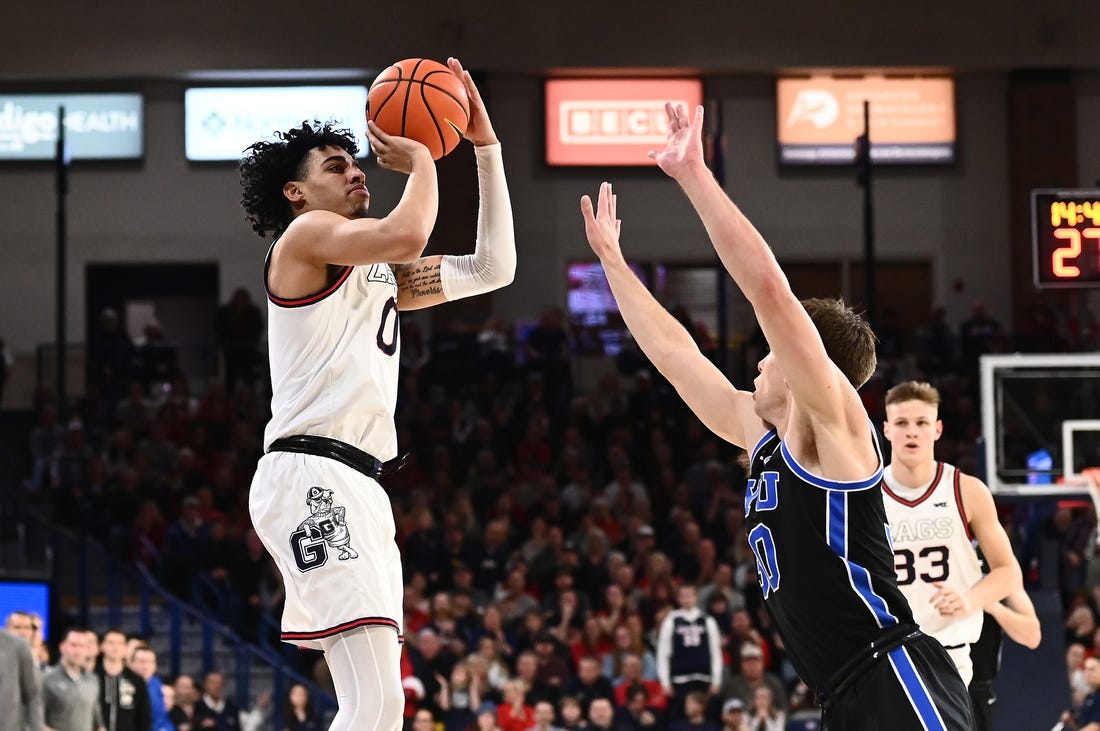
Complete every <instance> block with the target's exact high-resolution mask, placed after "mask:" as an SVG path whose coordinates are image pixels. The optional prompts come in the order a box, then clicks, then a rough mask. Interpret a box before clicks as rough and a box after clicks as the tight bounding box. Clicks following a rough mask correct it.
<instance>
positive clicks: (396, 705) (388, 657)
mask: <svg viewBox="0 0 1100 731" xmlns="http://www.w3.org/2000/svg"><path fill="white" fill-rule="evenodd" d="M324 651H325V661H326V662H327V663H328V667H329V672H330V673H332V682H333V685H335V686H336V700H337V702H338V703H339V704H340V710H339V711H338V712H337V713H336V718H334V719H333V720H332V725H331V726H329V731H353V730H354V731H360V730H362V731H400V729H401V725H402V721H403V716H404V711H405V691H404V690H403V689H402V687H401V645H399V644H398V642H397V636H396V635H395V634H394V631H393V629H392V628H390V627H360V628H359V629H355V630H352V631H350V632H344V633H342V634H339V635H337V636H335V637H333V638H331V639H329V640H326V641H325V643H324Z"/></svg>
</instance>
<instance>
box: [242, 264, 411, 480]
mask: <svg viewBox="0 0 1100 731" xmlns="http://www.w3.org/2000/svg"><path fill="white" fill-rule="evenodd" d="M272 248H274V246H273V247H272ZM268 260H269V261H270V253H269V254H268ZM333 269H334V270H335V271H337V272H338V276H337V277H336V278H335V280H334V281H332V282H330V284H329V285H328V286H327V287H325V289H324V290H322V291H321V292H318V293H317V294H314V295H312V296H310V297H303V298H300V299H294V300H285V299H280V298H278V297H276V296H274V295H273V294H271V292H270V291H269V292H268V304H267V313H268V321H267V328H268V347H269V350H270V359H271V391H272V394H271V421H270V422H268V424H267V428H266V429H265V431H264V449H265V450H266V449H267V447H268V446H269V445H270V444H271V442H272V441H274V440H275V439H278V438H280V437H285V436H290V435H294V434H312V435H317V436H325V437H331V438H332V439H339V440H340V441H342V442H346V443H348V444H350V445H352V446H354V447H358V448H359V449H361V450H363V451H364V452H367V453H368V454H371V455H373V456H374V457H375V458H377V459H379V460H381V461H383V462H385V461H386V460H389V459H392V458H394V457H395V456H397V430H396V428H395V427H394V410H395V408H396V405H397V376H398V370H399V369H398V364H399V362H400V355H401V353H400V342H399V341H400V339H399V328H398V314H397V280H396V279H395V278H394V275H393V271H392V270H391V269H390V267H389V265H388V264H370V265H364V266H354V267H345V268H343V270H342V271H341V270H337V269H336V268H335V267H334V268H333ZM266 279H267V277H266V272H265V277H264V280H265V285H266Z"/></svg>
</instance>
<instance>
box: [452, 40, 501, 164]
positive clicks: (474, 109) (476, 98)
mask: <svg viewBox="0 0 1100 731" xmlns="http://www.w3.org/2000/svg"><path fill="white" fill-rule="evenodd" d="M447 66H449V67H450V69H451V73H453V74H454V75H455V76H457V77H458V78H459V80H460V81H462V85H463V86H465V87H466V96H467V97H469V99H470V122H469V124H467V125H466V134H465V135H464V136H465V137H466V139H468V140H469V141H470V142H472V143H474V146H475V147H481V146H483V145H495V144H497V142H499V140H497V135H496V132H494V131H493V125H492V123H491V122H490V121H489V113H488V112H486V111H485V102H483V101H482V100H481V92H479V91H478V90H477V86H475V85H474V80H473V78H472V77H471V76H470V72H469V71H467V70H466V69H464V68H462V64H461V63H460V62H459V60H458V59H457V58H454V57H453V56H452V57H451V58H448V59H447Z"/></svg>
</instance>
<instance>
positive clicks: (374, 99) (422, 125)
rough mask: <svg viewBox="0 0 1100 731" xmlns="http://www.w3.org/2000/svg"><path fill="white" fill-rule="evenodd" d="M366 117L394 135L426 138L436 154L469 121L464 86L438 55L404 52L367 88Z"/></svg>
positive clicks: (435, 156)
mask: <svg viewBox="0 0 1100 731" xmlns="http://www.w3.org/2000/svg"><path fill="white" fill-rule="evenodd" d="M367 119H373V120H374V123H375V124H377V125H378V126H379V127H381V128H382V130H383V131H385V132H388V133H389V134H391V135H400V136H401V137H409V138H411V139H414V140H416V141H417V142H420V143H422V144H423V145H424V146H425V147H427V148H428V150H430V151H431V153H432V159H433V160H438V159H439V158H441V157H443V156H444V155H446V154H447V153H448V152H450V151H451V150H453V149H454V148H455V146H456V145H458V143H459V141H460V140H461V139H462V135H463V134H464V133H465V132H466V125H467V124H469V122H470V100H469V99H468V98H467V96H466V87H464V86H463V85H462V81H461V80H460V79H459V78H458V77H457V76H455V75H454V74H453V73H451V70H450V69H449V68H447V67H446V66H445V65H443V64H441V63H439V62H438V61H432V60H430V59H426V58H406V59H405V60H404V61H398V62H397V63H395V64H394V65H392V66H390V67H389V68H387V69H385V70H384V71H383V72H382V73H380V74H379V75H378V78H376V79H375V80H374V83H373V84H371V86H370V91H368V92H367Z"/></svg>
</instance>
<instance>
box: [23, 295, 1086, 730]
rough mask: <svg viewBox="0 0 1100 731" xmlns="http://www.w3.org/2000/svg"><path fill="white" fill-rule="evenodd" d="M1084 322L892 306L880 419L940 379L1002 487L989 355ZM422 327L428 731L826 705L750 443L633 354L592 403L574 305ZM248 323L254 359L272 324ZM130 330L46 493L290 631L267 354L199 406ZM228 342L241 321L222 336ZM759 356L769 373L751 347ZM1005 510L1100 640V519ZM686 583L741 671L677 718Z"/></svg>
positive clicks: (416, 608)
mask: <svg viewBox="0 0 1100 731" xmlns="http://www.w3.org/2000/svg"><path fill="white" fill-rule="evenodd" d="M238 305H240V303H238ZM1061 312H1062V311H1061V310H1057V309H1055V308H1052V307H1047V306H1043V305H1041V304H1037V305H1036V306H1035V307H1034V308H1032V311H1031V314H1030V315H1029V317H1028V318H1027V321H1026V322H1025V323H1024V324H1023V327H1022V328H1020V329H1019V332H1017V333H1016V334H1015V335H1012V334H1010V333H1007V332H1005V330H1004V329H1003V328H1002V327H1001V326H1000V324H999V323H997V322H996V321H995V320H993V319H992V318H991V317H989V315H988V314H987V313H985V311H984V308H982V307H981V305H980V303H976V304H975V308H974V312H973V313H972V316H971V317H970V318H968V319H967V320H966V321H965V322H963V323H962V324H961V326H960V327H959V328H957V329H953V328H951V327H950V326H949V325H948V324H947V323H946V321H945V317H944V315H943V311H942V310H937V311H935V312H933V313H932V315H931V316H930V318H929V321H928V322H927V323H926V324H925V325H923V326H922V327H920V328H918V329H917V330H916V331H915V332H913V333H911V334H910V333H906V332H904V331H903V330H901V329H899V328H896V327H894V326H893V325H892V324H891V323H892V315H891V313H884V315H883V323H882V325H881V326H880V328H879V333H880V341H881V342H880V346H881V352H880V369H879V372H878V373H877V374H876V376H875V378H873V379H872V381H871V382H870V383H869V384H868V386H867V387H866V388H865V390H864V392H863V396H864V399H865V403H866V405H867V408H868V413H869V414H870V415H871V417H872V419H873V420H875V421H881V419H882V413H883V408H882V403H881V397H882V394H884V393H885V390H886V389H887V388H889V387H890V386H891V385H893V384H894V383H895V382H898V381H901V380H907V379H910V378H923V379H927V380H930V381H932V382H933V383H934V384H935V385H936V386H937V387H938V388H939V389H940V391H941V393H942V394H943V395H944V400H943V403H942V404H941V416H942V418H943V419H944V422H945V425H946V429H945V436H944V438H943V439H942V440H941V442H940V443H939V447H938V451H937V456H938V457H939V458H941V459H945V460H947V461H951V462H953V463H955V464H957V465H959V466H960V467H961V468H962V469H964V470H966V471H969V472H972V473H975V474H979V475H980V474H981V460H980V459H979V458H978V451H977V448H976V443H977V441H978V439H977V438H978V436H979V435H980V424H979V409H978V406H977V403H978V401H977V394H978V389H977V358H978V356H979V355H980V354H982V353H985V352H1008V351H1011V350H1017V349H1033V350H1037V351H1042V352H1056V351H1058V350H1062V351H1066V350H1072V349H1084V348H1091V347H1095V346H1096V341H1097V326H1096V323H1095V321H1093V320H1088V322H1087V323H1084V324H1082V323H1081V322H1078V321H1077V320H1076V319H1073V320H1072V321H1071V320H1070V319H1069V318H1068V316H1066V315H1064V314H1059V313H1061ZM421 324H422V323H421V322H420V321H418V320H417V319H415V318H414V317H407V318H405V319H404V321H403V324H402V343H403V349H402V354H401V370H402V373H401V380H400V385H399V389H400V391H399V400H398V413H397V428H398V443H399V445H400V446H401V448H402V449H403V450H406V451H408V455H407V458H406V461H405V466H404V467H403V468H402V469H401V470H399V471H397V472H395V473H393V474H391V475H388V476H386V477H385V478H383V484H384V487H385V488H386V489H387V491H388V492H389V494H390V497H391V501H392V504H393V509H394V512H395V519H396V525H397V540H398V543H399V545H400V547H401V551H402V555H403V560H404V575H405V580H406V589H405V616H404V632H405V636H406V638H407V644H406V652H405V653H404V661H403V662H404V675H405V686H406V695H407V700H408V703H407V716H408V723H409V725H410V726H411V727H413V728H421V727H423V726H422V725H421V726H418V725H417V724H434V723H444V724H446V728H449V729H450V728H454V729H462V728H475V727H476V728H482V729H494V728H500V729H502V730H503V731H513V730H516V731H519V730H520V729H527V728H535V727H537V728H551V727H557V728H582V727H587V728H617V729H619V728H621V729H628V728H630V729H633V728H654V727H664V726H665V724H666V723H668V722H669V720H670V719H671V718H673V717H675V718H676V719H677V723H680V724H688V725H681V727H682V728H685V729H687V728H723V727H724V728H729V729H736V728H754V729H756V728H762V729H773V728H778V729H781V728H783V724H784V722H785V721H784V719H791V720H792V723H793V722H794V720H797V719H798V718H799V716H800V715H806V714H807V713H809V714H813V710H812V709H813V706H814V704H813V698H812V697H811V694H810V693H809V692H808V691H807V689H806V688H805V686H804V685H803V684H801V683H800V682H799V679H798V677H797V675H796V673H795V672H794V669H793V668H792V667H791V665H790V663H789V661H788V660H787V657H786V655H785V652H784V648H783V645H782V642H781V641H780V639H779V638H778V636H777V635H776V633H775V630H774V627H773V625H772V623H771V621H770V618H769V616H768V614H767V612H766V611H765V610H764V608H763V603H762V599H761V596H760V592H759V590H758V589H757V585H756V574H755V572H756V565H755V560H754V558H753V554H752V552H751V550H749V548H748V545H747V543H746V540H745V537H744V531H743V529H742V528H743V520H744V508H743V496H744V495H743V483H744V472H743V469H742V467H741V465H740V464H739V460H738V458H739V456H740V455H739V454H738V451H739V450H736V449H734V448H733V447H732V446H731V445H729V444H726V443H725V442H723V441H722V440H720V439H719V438H717V437H715V436H714V435H713V434H711V433H709V432H708V431H707V430H706V429H705V428H704V427H703V425H702V424H701V423H700V422H699V420H698V419H697V418H696V417H695V416H694V415H693V414H692V413H691V412H690V411H689V410H688V409H687V408H686V407H685V406H684V404H683V403H682V401H681V400H680V399H679V397H678V396H677V395H676V393H675V391H674V390H673V389H671V388H670V387H669V385H668V384H667V382H665V381H664V380H663V379H662V378H661V376H660V374H659V373H656V372H655V371H654V370H653V369H652V367H650V366H649V364H648V361H646V359H645V358H644V357H643V356H642V355H641V354H640V353H639V352H638V351H637V350H636V348H633V347H632V346H631V343H630V342H629V339H628V340H627V341H626V343H625V346H624V349H623V350H622V352H620V353H619V354H618V356H617V357H616V358H613V359H612V360H611V361H610V362H609V363H608V364H607V365H608V367H606V368H604V369H602V370H601V373H602V375H601V376H600V377H599V379H598V383H597V384H596V386H595V387H594V388H589V389H580V388H578V387H576V385H575V382H574V381H575V377H576V373H577V368H578V363H577V360H576V358H575V357H574V354H573V353H574V350H573V347H572V338H571V334H570V331H569V327H568V323H567V320H566V318H565V317H564V316H563V315H562V313H561V312H559V311H557V310H555V309H548V310H547V311H546V312H545V313H543V315H542V316H541V317H540V318H539V320H538V322H537V324H535V325H534V326H533V327H532V328H531V329H530V330H529V331H528V332H526V333H525V334H524V335H523V336H522V337H517V335H516V332H515V329H514V328H512V327H511V326H510V325H509V323H507V322H506V321H505V320H503V319H502V318H499V317H493V318H490V319H489V320H488V321H487V322H486V323H485V324H484V325H483V326H480V327H476V326H466V325H464V324H462V323H461V322H453V323H451V324H449V325H447V324H440V323H436V325H435V328H434V331H433V333H432V336H431V337H427V336H425V335H424V333H423V332H422V329H421ZM688 324H689V325H690V324H691V323H690V321H688ZM241 327H242V328H244V329H245V330H247V332H248V333H249V335H248V337H249V338H250V341H249V342H250V343H253V341H252V340H251V338H253V336H254V332H253V331H254V329H255V327H254V324H252V323H251V321H250V322H249V323H245V324H243V325H241ZM112 332H113V333H114V334H113V335H112V338H113V339H112V340H111V341H110V342H109V347H99V348H98V349H96V350H94V351H90V357H91V353H98V354H99V355H98V356H97V357H101V358H111V359H112V360H111V363H110V364H105V363H100V362H97V361H93V362H91V363H90V366H91V367H90V369H89V383H88V386H87V388H86V389H85V391H84V394H83V395H82V396H81V397H80V398H79V399H78V400H77V401H76V402H75V403H74V404H73V405H72V406H71V408H60V407H59V405H58V404H55V403H53V401H52V399H51V397H50V394H49V392H48V390H46V389H42V391H41V393H40V397H39V398H38V400H37V403H36V415H37V420H36V423H35V425H34V427H33V429H32V431H31V434H30V448H31V460H32V470H31V475H30V478H29V483H30V489H31V490H32V491H33V492H34V494H35V495H37V496H38V497H39V499H41V500H43V501H44V502H47V503H48V504H50V505H52V509H53V511H54V515H55V517H56V519H57V520H58V521H60V522H61V523H63V524H65V525H69V526H73V527H78V528H80V529H82V530H87V531H89V532H91V533H92V534H93V535H94V536H95V537H97V538H98V539H99V540H101V541H102V542H103V543H104V544H105V545H107V546H109V547H111V548H112V550H115V551H117V552H118V553H120V554H121V555H123V556H125V557H126V558H127V560H130V561H133V562H135V563H137V564H141V565H142V566H144V567H146V568H147V569H148V570H149V571H150V572H151V573H153V574H154V575H155V576H157V577H158V578H159V580H160V581H161V582H162V583H163V584H164V585H165V586H166V587H167V588H168V589H170V590H171V591H173V592H175V593H176V594H178V595H180V596H182V597H185V598H188V599H190V600H192V601H195V602H196V603H198V604H200V605H202V606H204V607H207V608H208V609H209V610H210V611H212V612H216V613H217V614H218V616H219V618H220V619H221V620H222V621H223V622H225V623H226V624H227V625H229V626H231V627H233V628H235V629H236V630H237V631H238V632H239V633H240V634H241V635H242V636H244V637H245V638H246V639H248V640H252V641H270V640H271V639H272V638H271V636H270V635H265V632H268V630H265V629H264V628H265V627H269V628H270V627H272V626H273V625H271V624H265V622H264V621H262V619H263V618H264V617H270V616H274V617H277V616H278V614H279V607H280V602H281V581H280V577H279V575H278V571H277V570H276V569H275V567H274V565H273V563H272V562H271V560H270V559H269V557H268V556H267V554H266V552H265V551H264V550H263V548H262V546H261V545H260V543H259V541H258V539H257V538H256V535H255V533H254V532H253V531H252V529H251V526H250V524H249V518H248V510H247V493H248V486H249V483H250V480H251V478H252V472H253V468H254V466H255V464H256V461H257V459H258V458H259V457H260V455H261V452H262V444H261V439H262V431H263V426H264V424H265V422H266V419H267V417H268V412H267V408H268V402H267V387H266V384H265V380H264V375H263V372H262V368H260V367H257V366H258V365H259V364H262V361H263V359H262V358H259V357H257V356H256V354H255V353H252V352H244V350H242V349H241V348H236V349H235V350H233V353H232V355H233V358H234V365H233V366H232V368H231V370H232V377H233V381H234V387H233V388H232V389H230V388H228V387H227V386H226V385H225V384H224V383H222V382H219V381H213V382H210V383H206V384H202V388H201V392H200V393H193V392H192V383H191V382H189V380H188V378H187V377H186V376H185V374H183V373H180V372H179V369H178V368H176V367H174V366H173V365H172V364H173V363H175V362H176V361H175V360H173V359H172V358H171V357H170V356H167V355H166V354H165V352H166V348H165V346H164V340H163V337H162V338H161V340H160V341H157V342H160V343H161V345H160V346H158V347H157V348H155V349H151V350H150V349H146V353H147V354H151V355H147V356H144V357H151V358H153V359H154V360H153V363H152V365H150V364H148V363H144V362H143V361H142V358H143V356H142V353H141V350H140V349H132V348H131V347H129V346H127V345H126V344H125V342H124V338H123V337H122V336H121V335H120V334H119V333H120V331H119V330H118V328H117V323H115V327H114V329H113V330H112ZM218 332H219V333H222V334H223V337H224V334H225V333H231V332H234V329H233V326H232V325H231V324H227V323H226V322H225V321H224V320H221V321H219V330H218ZM101 345H102V344H101ZM256 347H259V346H258V345H256V344H252V345H250V347H249V349H245V350H249V351H251V349H252V348H256ZM745 353H746V354H747V357H746V360H747V363H746V365H747V369H748V370H749V371H751V370H752V369H753V368H754V367H755V363H754V362H753V361H752V357H753V356H752V354H751V341H750V343H749V345H748V346H747V347H746V350H745ZM738 385H740V386H742V387H750V385H751V384H749V383H747V382H746V383H743V384H738ZM196 390H197V389H196ZM59 412H63V413H64V417H63V418H62V417H61V416H60V415H59ZM303 509H304V506H303ZM1004 520H1005V523H1006V527H1007V528H1008V529H1009V534H1010V536H1011V537H1012V538H1013V540H1014V542H1015V545H1016V548H1017V550H1018V555H1019V556H1020V557H1021V558H1022V559H1023V561H1022V562H1023V564H1024V566H1025V571H1026V570H1027V568H1028V566H1029V565H1030V563H1029V562H1030V561H1031V558H1032V557H1029V556H1027V555H1024V554H1025V550H1026V549H1027V547H1028V546H1032V545H1035V546H1037V545H1039V544H1038V543H1036V542H1034V541H1031V542H1029V538H1028V535H1027V532H1028V531H1040V532H1041V533H1042V535H1043V536H1044V537H1045V538H1046V539H1048V540H1047V541H1046V543H1047V544H1051V543H1052V542H1053V544H1054V545H1058V546H1060V547H1061V550H1062V556H1061V565H1062V567H1063V571H1062V573H1063V576H1062V580H1063V585H1062V590H1063V598H1064V600H1065V601H1066V606H1067V608H1068V609H1069V611H1070V612H1071V613H1070V615H1069V616H1070V619H1071V620H1072V619H1073V618H1074V617H1080V619H1079V620H1073V621H1074V624H1073V625H1072V627H1073V632H1074V634H1075V636H1076V637H1077V638H1078V639H1080V640H1081V641H1082V642H1083V643H1085V644H1086V647H1087V648H1088V649H1089V651H1090V652H1091V651H1092V650H1095V649H1100V631H1098V630H1096V617H1097V600H1098V599H1100V591H1098V589H1097V585H1098V584H1100V558H1098V557H1096V555H1095V551H1094V545H1095V525H1096V521H1095V515H1094V514H1093V512H1092V510H1091V506H1088V505H1080V506H1064V507H1058V508H1057V510H1054V511H1053V512H1051V513H1050V514H1049V515H1040V516H1039V517H1038V518H1037V517H1036V516H1035V515H1030V516H1021V515H1019V514H1018V513H1017V511H1014V510H1012V508H1011V506H1009V507H1007V508H1006V510H1005V513H1004ZM349 527H350V529H351V530H352V531H354V529H355V528H354V526H349ZM1034 550H1038V549H1037V548H1036V549H1034ZM1031 578H1032V579H1035V578H1037V577H1035V576H1032V577H1031ZM681 585H690V586H693V587H695V588H696V589H697V590H698V608H699V609H700V610H701V611H702V612H704V613H706V614H707V615H708V616H710V617H712V618H713V619H714V621H715V623H716V625H717V627H718V628H719V631H720V638H719V643H718V644H719V648H720V653H721V656H722V657H721V667H722V668H723V677H722V678H721V679H716V680H715V688H714V689H711V690H705V691H702V692H701V694H700V693H694V692H693V693H691V694H689V697H687V698H683V699H679V703H678V705H677V706H676V707H675V708H671V707H670V700H671V699H670V698H669V693H670V690H671V689H670V687H669V686H668V683H667V678H663V677H661V673H660V672H659V669H658V667H657V659H656V649H657V639H658V633H659V631H660V627H661V623H662V620H663V619H664V618H665V617H666V616H667V614H668V613H669V611H670V610H671V609H672V608H673V607H674V605H675V601H676V595H677V588H678V587H679V586H681ZM1086 614H1087V615H1088V621H1086V619H1085V615H1086ZM1070 626H1071V624H1070V622H1067V636H1068V635H1069V633H1070V629H1069V628H1070ZM315 660H316V657H315V656H311V655H310V654H308V653H303V665H302V667H303V668H306V669H308V670H310V671H311V672H312V671H314V669H315V668H313V667H312V665H311V663H313V662H314V661H315ZM317 670H319V671H323V668H317ZM318 675H319V677H320V678H321V682H322V684H323V683H324V678H323V672H318ZM176 692H177V695H179V689H178V685H177V691H176ZM178 702H179V701H178V698H177V703H178ZM741 722H743V723H744V725H743V726H738V725H735V724H738V723H741ZM707 724H711V725H710V726H708V725H707ZM303 728H305V727H303Z"/></svg>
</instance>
